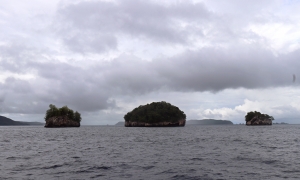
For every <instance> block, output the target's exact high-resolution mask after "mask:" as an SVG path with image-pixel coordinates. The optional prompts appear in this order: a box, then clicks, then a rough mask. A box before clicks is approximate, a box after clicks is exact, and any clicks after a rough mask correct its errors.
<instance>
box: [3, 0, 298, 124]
mask: <svg viewBox="0 0 300 180" xmlns="http://www.w3.org/2000/svg"><path fill="white" fill-rule="evenodd" d="M0 2H1V6H0V32H1V33H0V115H2V116H6V117H9V118H11V119H14V120H18V121H39V122H44V115H45V112H46V110H47V109H48V106H49V104H55V105H56V106H57V107H61V106H63V105H67V106H68V107H70V108H72V109H73V110H77V111H79V112H80V113H81V114H82V124H84V125H92V124H95V125H102V124H115V123H116V122H118V121H124V119H123V116H124V115H125V114H126V113H127V112H128V111H131V110H132V109H133V108H135V107H137V106H139V105H144V104H147V103H151V102H157V101H167V102H169V103H171V104H173V105H175V106H177V107H179V108H180V109H181V110H183V111H184V112H185V114H186V115H187V120H190V119H205V118H214V119H223V120H231V121H232V122H234V123H244V122H245V119H244V116H245V115H246V113H247V112H249V111H254V110H256V111H260V112H262V113H266V114H269V115H272V116H274V118H275V122H288V123H300V11H299V9H300V2H299V1H296V0H264V1H241V0H226V1H219V0H199V1H196V0H195V1H192V0H165V1H160V0H147V1H142V0H140V1H139V0H103V1H94V0H86V1H84V0H61V1H59V0H51V1H50V0H49V1H40V0H22V1H19V0H9V1H5V2H4V0H0Z"/></svg>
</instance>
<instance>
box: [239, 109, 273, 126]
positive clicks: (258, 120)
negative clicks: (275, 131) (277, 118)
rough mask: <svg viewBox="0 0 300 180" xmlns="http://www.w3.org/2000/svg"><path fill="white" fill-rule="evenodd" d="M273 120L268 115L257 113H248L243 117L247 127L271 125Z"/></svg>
mask: <svg viewBox="0 0 300 180" xmlns="http://www.w3.org/2000/svg"><path fill="white" fill-rule="evenodd" d="M273 120H274V118H273V117H272V116H270V115H268V114H262V113H260V112H257V111H254V112H253V111H251V112H248V113H247V115H246V116H245V121H246V125H247V126H253V125H254V126H255V125H272V121H273Z"/></svg>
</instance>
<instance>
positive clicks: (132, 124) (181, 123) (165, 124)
mask: <svg viewBox="0 0 300 180" xmlns="http://www.w3.org/2000/svg"><path fill="white" fill-rule="evenodd" d="M185 122H186V120H185V119H182V120H179V121H177V122H166V121H162V122H158V123H145V122H133V121H125V127H175V126H185Z"/></svg>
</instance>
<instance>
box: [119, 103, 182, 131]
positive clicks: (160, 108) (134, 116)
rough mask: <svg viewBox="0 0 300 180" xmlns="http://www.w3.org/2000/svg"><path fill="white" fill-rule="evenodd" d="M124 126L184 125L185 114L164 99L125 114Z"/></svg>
mask: <svg viewBox="0 0 300 180" xmlns="http://www.w3.org/2000/svg"><path fill="white" fill-rule="evenodd" d="M124 119H125V126H184V125H185V119H186V115H185V114H184V112H183V111H181V110H180V109H179V108H178V107H176V106H173V105H171V104H170V103H167V102H165V101H161V102H152V103H151V104H147V105H141V106H139V107H137V108H135V109H133V110H132V111H130V112H128V113H127V114H126V115H125V116H124Z"/></svg>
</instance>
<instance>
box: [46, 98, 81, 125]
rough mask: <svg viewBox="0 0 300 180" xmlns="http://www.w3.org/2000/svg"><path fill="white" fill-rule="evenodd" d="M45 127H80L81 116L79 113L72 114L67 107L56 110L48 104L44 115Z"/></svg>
mask: <svg viewBox="0 0 300 180" xmlns="http://www.w3.org/2000/svg"><path fill="white" fill-rule="evenodd" d="M45 121H46V124H45V127H46V128H53V127H80V121H81V115H80V113H79V112H77V111H76V112H74V111H73V110H72V109H69V108H68V107H67V106H63V107H61V108H57V107H56V106H55V105H53V104H50V105H49V109H48V110H47V112H46V115H45Z"/></svg>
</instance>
